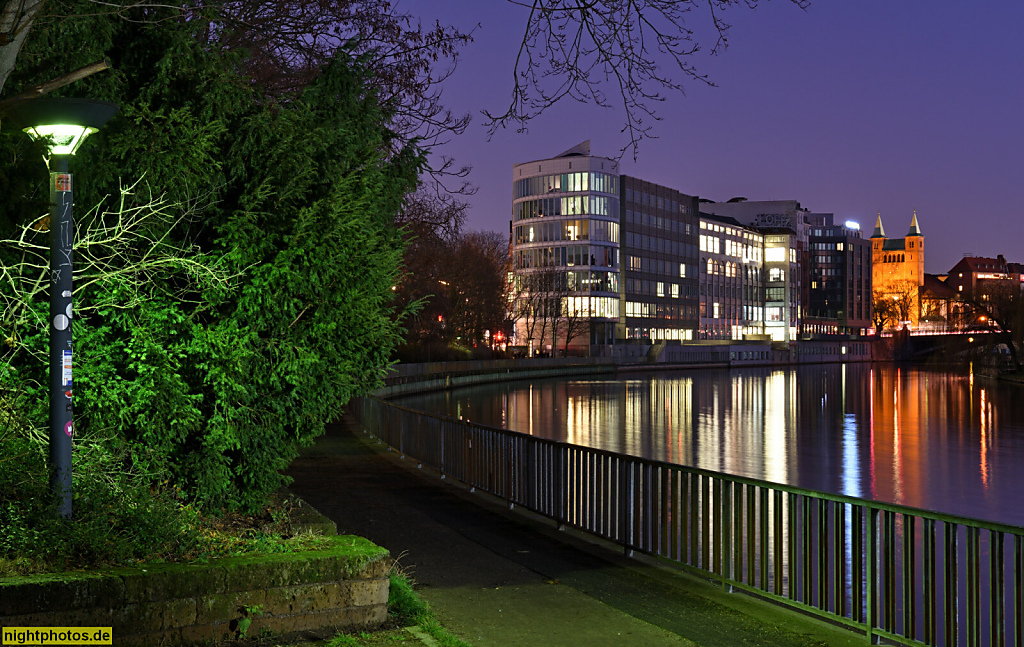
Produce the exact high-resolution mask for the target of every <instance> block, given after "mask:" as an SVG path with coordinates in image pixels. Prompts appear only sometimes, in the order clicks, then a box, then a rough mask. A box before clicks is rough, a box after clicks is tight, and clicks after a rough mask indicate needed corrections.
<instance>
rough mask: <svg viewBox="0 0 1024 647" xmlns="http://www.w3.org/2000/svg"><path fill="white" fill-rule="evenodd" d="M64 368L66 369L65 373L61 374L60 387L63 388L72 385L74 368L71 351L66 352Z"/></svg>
mask: <svg viewBox="0 0 1024 647" xmlns="http://www.w3.org/2000/svg"><path fill="white" fill-rule="evenodd" d="M63 367H64V369H63V372H62V373H61V379H60V385H61V386H69V385H70V384H71V367H72V360H71V351H69V350H66V351H64V362H63Z"/></svg>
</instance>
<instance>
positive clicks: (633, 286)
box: [626, 279, 697, 299]
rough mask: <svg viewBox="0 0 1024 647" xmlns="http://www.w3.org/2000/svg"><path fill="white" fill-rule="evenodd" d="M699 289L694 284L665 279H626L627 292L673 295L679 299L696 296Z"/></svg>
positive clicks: (654, 295)
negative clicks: (683, 283) (672, 281)
mask: <svg viewBox="0 0 1024 647" xmlns="http://www.w3.org/2000/svg"><path fill="white" fill-rule="evenodd" d="M696 292H697V289H696V287H695V286H692V285H682V286H680V285H679V284H678V283H666V282H665V281H648V280H646V279H626V294H630V295H635V294H643V295H646V296H650V297H671V298H673V299H678V298H679V297H680V296H682V297H684V298H688V297H696V296H697V294H696Z"/></svg>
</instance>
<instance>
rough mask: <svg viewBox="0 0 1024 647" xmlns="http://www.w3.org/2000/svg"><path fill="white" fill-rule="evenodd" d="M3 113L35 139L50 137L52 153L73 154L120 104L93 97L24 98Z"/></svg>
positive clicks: (115, 111) (105, 121)
mask: <svg viewBox="0 0 1024 647" xmlns="http://www.w3.org/2000/svg"><path fill="white" fill-rule="evenodd" d="M4 112H5V113H6V114H7V116H8V117H9V118H10V119H11V121H13V122H14V123H15V125H16V126H18V127H19V128H21V129H22V130H23V131H25V132H26V133H27V134H28V135H29V137H31V138H32V139H47V140H49V141H50V153H52V154H53V155H74V154H75V152H76V151H77V150H78V147H79V146H81V145H82V142H84V141H85V138H86V137H88V136H89V135H91V134H92V133H94V132H96V131H97V130H99V129H100V126H102V125H103V124H105V123H107V121H109V120H110V118H111V117H113V116H114V115H115V114H116V113H117V105H115V104H113V103H110V102H107V101H93V100H92V99H24V100H21V101H17V102H15V103H14V104H13V105H11V106H10V107H8V108H7V109H6V110H5V111H4Z"/></svg>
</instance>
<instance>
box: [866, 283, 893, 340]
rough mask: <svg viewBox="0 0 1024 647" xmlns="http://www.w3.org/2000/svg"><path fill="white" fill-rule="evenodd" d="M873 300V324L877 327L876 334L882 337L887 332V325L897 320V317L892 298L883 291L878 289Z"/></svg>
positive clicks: (873, 295) (873, 294)
mask: <svg viewBox="0 0 1024 647" xmlns="http://www.w3.org/2000/svg"><path fill="white" fill-rule="evenodd" d="M872 300H873V303H872V305H871V323H873V324H874V326H875V334H876V335H881V334H882V331H883V330H885V325H886V324H887V323H889V322H890V321H893V320H895V317H896V314H895V312H894V308H893V303H892V297H890V296H889V295H888V294H886V293H884V292H882V291H881V290H878V289H876V290H874V292H873V293H872Z"/></svg>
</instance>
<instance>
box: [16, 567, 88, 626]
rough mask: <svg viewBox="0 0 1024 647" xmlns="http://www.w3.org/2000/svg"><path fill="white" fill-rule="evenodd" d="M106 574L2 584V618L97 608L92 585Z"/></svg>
mask: <svg viewBox="0 0 1024 647" xmlns="http://www.w3.org/2000/svg"><path fill="white" fill-rule="evenodd" d="M101 579H104V576H103V575H93V574H86V573H81V574H79V573H57V574H52V575H37V576H30V577H21V578H17V579H16V580H14V581H10V582H0V618H3V617H5V616H15V615H22V614H26V613H34V612H36V611H39V610H40V609H55V610H56V609H78V608H83V607H91V606H93V602H92V597H91V596H90V595H89V585H90V583H91V582H92V581H93V580H101Z"/></svg>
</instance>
